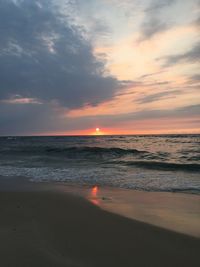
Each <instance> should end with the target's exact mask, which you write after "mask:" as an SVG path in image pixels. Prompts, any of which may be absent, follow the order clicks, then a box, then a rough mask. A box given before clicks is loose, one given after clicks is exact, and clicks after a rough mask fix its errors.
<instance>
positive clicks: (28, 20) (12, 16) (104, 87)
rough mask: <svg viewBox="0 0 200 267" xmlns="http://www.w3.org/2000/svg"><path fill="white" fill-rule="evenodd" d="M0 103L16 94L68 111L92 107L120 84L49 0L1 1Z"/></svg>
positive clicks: (109, 95) (79, 31)
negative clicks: (51, 103) (59, 106)
mask: <svg viewBox="0 0 200 267" xmlns="http://www.w3.org/2000/svg"><path fill="white" fill-rule="evenodd" d="M0 25H3V26H1V27H0V36H1V38H0V84H1V89H0V99H7V98H10V97H14V96H15V95H18V96H21V97H24V98H34V99H39V100H40V101H43V102H52V101H53V102H57V103H59V104H60V105H63V106H65V107H68V108H77V107H81V106H83V105H85V104H90V105H97V104H98V103H100V102H102V101H105V100H107V99H109V98H111V97H112V96H113V94H114V93H115V92H116V90H118V89H119V86H120V84H119V82H118V81H117V79H115V78H114V77H111V76H105V75H104V71H105V70H104V64H103V63H102V62H101V61H100V60H97V59H96V58H95V57H94V55H93V51H92V46H91V45H90V43H89V42H88V41H86V40H85V39H84V38H83V36H82V29H80V28H75V27H74V26H72V25H71V24H70V21H67V18H66V17H62V16H61V14H60V13H58V10H57V9H56V7H55V6H54V5H53V4H52V2H51V1H50V0H43V1H41V0H40V1H11V0H9V1H7V0H3V1H1V2H0Z"/></svg>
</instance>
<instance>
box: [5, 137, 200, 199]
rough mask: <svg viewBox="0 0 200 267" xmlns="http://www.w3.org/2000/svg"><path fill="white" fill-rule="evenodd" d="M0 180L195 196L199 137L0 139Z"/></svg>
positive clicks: (198, 184)
mask: <svg viewBox="0 0 200 267" xmlns="http://www.w3.org/2000/svg"><path fill="white" fill-rule="evenodd" d="M0 175H2V176H8V179H9V177H10V176H23V177H27V179H29V180H32V181H35V182H41V181H62V182H66V183H70V184H79V185H80V184H84V185H100V186H112V187H117V188H129V189H138V190H145V191H170V192H186V193H193V194H199V193H200V135H151V136H142V135H140V136H139V135H138V136H136V135H134V136H82V137H81V136H76V137H75V136H73V137H72V136H71V137H70V136H65V137H61V136H59V137H58V136H52V137H0Z"/></svg>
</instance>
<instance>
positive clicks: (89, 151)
mask: <svg viewBox="0 0 200 267" xmlns="http://www.w3.org/2000/svg"><path fill="white" fill-rule="evenodd" d="M1 152H5V153H33V154H35V153H36V154H49V155H52V154H56V156H59V155H61V156H62V155H69V156H73V155H75V156H78V155H80V156H81V155H84V156H91V157H93V156H103V155H108V156H119V157H120V156H124V155H128V154H149V152H147V151H142V150H137V149H123V148H119V147H110V148H106V147H90V146H72V147H53V146H52V147H51V146H22V147H20V148H19V147H11V148H9V149H5V150H3V151H2V149H1Z"/></svg>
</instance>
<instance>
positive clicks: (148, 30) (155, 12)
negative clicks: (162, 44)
mask: <svg viewBox="0 0 200 267" xmlns="http://www.w3.org/2000/svg"><path fill="white" fill-rule="evenodd" d="M175 2H176V0H153V1H151V3H150V5H149V7H148V8H146V9H145V19H144V21H143V23H142V25H141V36H140V39H139V41H145V40H148V39H150V38H152V37H153V36H154V35H156V34H158V33H161V32H163V31H166V30H168V29H169V28H170V25H169V23H167V22H166V21H163V20H162V19H161V18H160V16H159V15H160V12H161V11H162V9H164V8H166V7H169V6H170V5H172V4H173V3H175Z"/></svg>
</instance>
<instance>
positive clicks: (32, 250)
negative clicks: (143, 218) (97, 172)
mask: <svg viewBox="0 0 200 267" xmlns="http://www.w3.org/2000/svg"><path fill="white" fill-rule="evenodd" d="M0 214H1V217H0V266H2V267H8V266H9V267H15V266H17V267H18V266H19V267H25V266H26V267H32V266H34V267H35V266H39V267H40V266H41V267H46V266H48V267H51V266H52V267H57V266H58V267H59V266H88V267H90V266H91V267H96V266H98V267H112V266H115V267H118V266H120V267H129V266H130V267H133V266H136V267H140V266H145V267H149V266H150V267H151V266H152V267H161V266H162V267H165V266H168V267H173V266H176V267H178V266H181V267H182V266H183V267H184V266H187V267H188V266H192V267H195V266H200V258H199V249H200V240H199V239H197V238H194V237H189V236H187V235H183V234H178V233H175V232H172V231H168V230H164V229H162V228H159V227H156V226H152V225H149V224H147V223H143V222H138V221H136V220H132V219H129V218H125V217H122V216H120V215H117V214H113V213H109V212H107V211H104V210H102V209H100V208H99V207H98V206H95V205H93V204H92V203H90V202H89V201H86V200H85V199H84V198H82V197H79V196H75V195H73V194H70V193H66V192H52V191H48V190H44V191H43V190H39V191H37V190H35V191H28V189H26V190H23V191H21V192H20V191H13V192H11V191H6V190H4V191H1V192H0Z"/></svg>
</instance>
